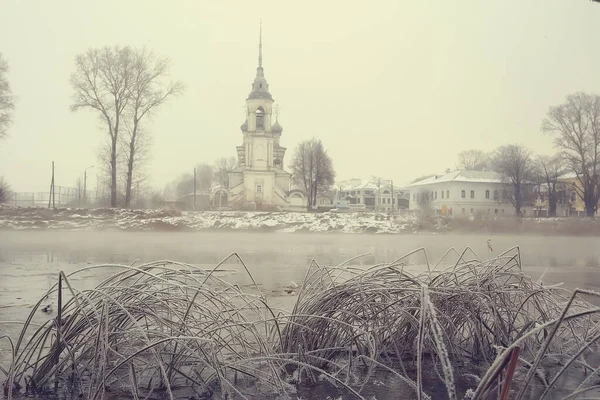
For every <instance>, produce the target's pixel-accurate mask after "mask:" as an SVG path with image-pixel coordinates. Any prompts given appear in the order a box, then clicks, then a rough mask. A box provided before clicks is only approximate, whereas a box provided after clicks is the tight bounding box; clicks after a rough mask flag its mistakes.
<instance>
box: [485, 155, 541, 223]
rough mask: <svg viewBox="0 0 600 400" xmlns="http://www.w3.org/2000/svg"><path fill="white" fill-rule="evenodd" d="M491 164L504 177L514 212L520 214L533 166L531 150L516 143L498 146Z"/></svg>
mask: <svg viewBox="0 0 600 400" xmlns="http://www.w3.org/2000/svg"><path fill="white" fill-rule="evenodd" d="M492 165H493V166H494V170H495V171H497V172H499V173H500V174H502V175H503V176H504V178H505V179H506V183H507V186H508V189H509V190H507V192H508V193H507V194H509V199H510V201H511V202H512V204H513V206H514V207H515V213H516V215H517V216H522V215H523V213H522V211H521V207H522V206H523V203H524V201H525V200H526V199H527V192H526V184H527V182H528V181H530V180H531V179H532V175H533V168H534V163H533V159H532V156H531V151H530V150H529V149H527V148H525V147H523V146H520V145H518V144H509V145H505V146H500V147H499V148H498V149H497V150H496V152H495V153H494V157H493V162H492Z"/></svg>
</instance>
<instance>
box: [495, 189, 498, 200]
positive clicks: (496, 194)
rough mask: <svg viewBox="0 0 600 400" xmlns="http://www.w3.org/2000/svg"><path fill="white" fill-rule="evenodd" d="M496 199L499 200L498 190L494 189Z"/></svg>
mask: <svg viewBox="0 0 600 400" xmlns="http://www.w3.org/2000/svg"><path fill="white" fill-rule="evenodd" d="M494 200H498V191H497V190H494Z"/></svg>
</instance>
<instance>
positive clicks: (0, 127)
mask: <svg viewBox="0 0 600 400" xmlns="http://www.w3.org/2000/svg"><path fill="white" fill-rule="evenodd" d="M6 74H8V63H7V62H6V60H5V59H4V58H3V57H2V53H0V139H2V138H4V137H6V135H7V134H8V127H9V126H10V124H11V123H12V111H13V109H14V107H15V103H14V99H13V95H12V91H11V89H10V84H9V83H8V79H7V78H6Z"/></svg>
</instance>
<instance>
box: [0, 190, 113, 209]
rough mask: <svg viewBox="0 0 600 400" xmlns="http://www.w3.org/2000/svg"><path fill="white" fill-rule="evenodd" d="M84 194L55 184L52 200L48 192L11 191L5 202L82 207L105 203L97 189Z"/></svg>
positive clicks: (40, 205)
mask: <svg viewBox="0 0 600 400" xmlns="http://www.w3.org/2000/svg"><path fill="white" fill-rule="evenodd" d="M85 194H86V195H85V196H84V195H83V191H82V190H79V189H78V188H71V187H64V186H56V187H55V188H54V201H52V198H51V196H50V195H51V193H50V192H21V193H12V194H11V197H10V199H9V201H7V204H9V205H11V206H14V207H48V204H50V207H84V206H86V205H95V206H103V205H106V204H107V201H106V200H107V199H104V197H105V196H98V193H97V191H90V190H88V191H87V192H86V193H85Z"/></svg>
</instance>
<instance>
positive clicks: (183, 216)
mask: <svg viewBox="0 0 600 400" xmlns="http://www.w3.org/2000/svg"><path fill="white" fill-rule="evenodd" d="M0 229H3V230H45V229H51V230H75V231H77V230H101V231H184V232H185V231H228V230H229V231H231V230H234V231H253V232H283V233H294V232H303V233H310V232H316V233H317V232H318V233H323V232H332V233H355V234H357V233H372V234H401V233H404V234H415V233H448V232H454V233H482V234H483V233H485V234H488V233H489V234H535V235H564V236H595V235H598V234H600V221H598V220H592V219H588V218H521V219H515V218H447V217H442V216H432V217H423V216H416V215H414V214H408V213H407V214H402V215H396V216H394V217H392V218H390V219H387V216H385V215H383V214H376V213H366V212H360V213H343V214H336V213H317V214H313V213H289V212H241V211H240V212H238V211H223V212H215V211H202V212H183V213H182V212H178V211H169V210H123V209H71V208H63V209H56V210H50V209H45V208H12V207H0Z"/></svg>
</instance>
